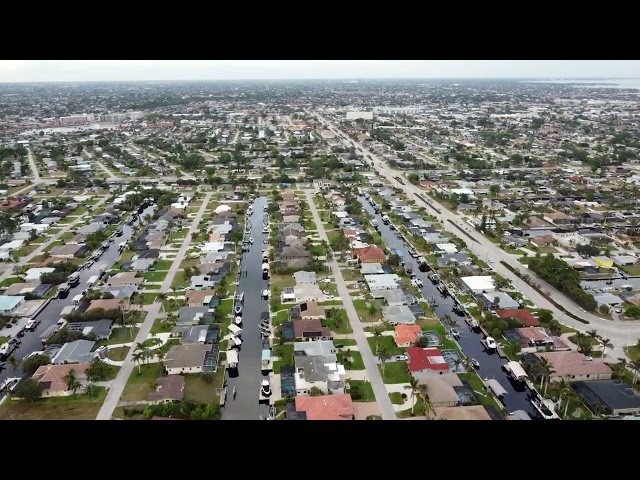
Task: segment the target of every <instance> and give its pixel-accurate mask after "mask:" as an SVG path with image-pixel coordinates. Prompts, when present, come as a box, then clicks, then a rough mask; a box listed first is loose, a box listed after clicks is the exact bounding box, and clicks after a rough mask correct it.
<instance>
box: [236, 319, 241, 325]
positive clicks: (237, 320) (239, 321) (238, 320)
mask: <svg viewBox="0 0 640 480" xmlns="http://www.w3.org/2000/svg"><path fill="white" fill-rule="evenodd" d="M241 324H242V317H236V325H241Z"/></svg>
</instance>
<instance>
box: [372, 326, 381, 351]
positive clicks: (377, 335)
mask: <svg viewBox="0 0 640 480" xmlns="http://www.w3.org/2000/svg"><path fill="white" fill-rule="evenodd" d="M381 336H382V332H381V331H380V329H379V328H375V329H374V330H373V338H375V340H376V353H378V350H379V349H380V337H381Z"/></svg>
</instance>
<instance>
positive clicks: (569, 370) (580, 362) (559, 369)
mask: <svg viewBox="0 0 640 480" xmlns="http://www.w3.org/2000/svg"><path fill="white" fill-rule="evenodd" d="M533 355H534V356H535V357H536V358H537V359H545V360H546V361H547V362H548V364H549V365H550V366H551V369H552V370H551V375H550V376H549V378H550V379H551V381H552V382H559V381H560V380H562V379H565V380H567V381H569V382H578V381H582V380H609V379H610V378H611V375H612V373H613V372H612V371H611V368H610V367H609V366H608V365H607V364H606V363H604V362H603V361H602V360H601V359H599V358H594V359H591V360H589V357H586V356H585V355H583V354H582V353H579V352H573V351H569V352H539V353H534V354H533ZM529 359H530V358H528V360H529ZM531 360H533V359H531ZM534 363H535V360H534Z"/></svg>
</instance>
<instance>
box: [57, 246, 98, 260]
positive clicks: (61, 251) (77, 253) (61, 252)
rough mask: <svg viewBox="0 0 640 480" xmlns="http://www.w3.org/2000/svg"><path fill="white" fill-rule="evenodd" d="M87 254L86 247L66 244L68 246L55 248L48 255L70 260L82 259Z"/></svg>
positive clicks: (87, 248) (87, 249)
mask: <svg viewBox="0 0 640 480" xmlns="http://www.w3.org/2000/svg"><path fill="white" fill-rule="evenodd" d="M88 252H89V247H87V246H86V245H77V244H76V245H74V244H68V245H61V246H59V247H55V248H53V249H51V252H50V253H51V255H52V256H54V257H61V258H69V259H71V258H78V257H83V256H84V255H86V254H87V253H88Z"/></svg>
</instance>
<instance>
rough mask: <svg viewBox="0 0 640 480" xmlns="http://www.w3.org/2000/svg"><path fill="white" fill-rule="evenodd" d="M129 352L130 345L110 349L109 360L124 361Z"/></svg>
mask: <svg viewBox="0 0 640 480" xmlns="http://www.w3.org/2000/svg"><path fill="white" fill-rule="evenodd" d="M127 353H129V347H117V348H111V349H110V350H109V360H113V361H114V362H122V361H123V360H124V359H125V358H126V356H127Z"/></svg>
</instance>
